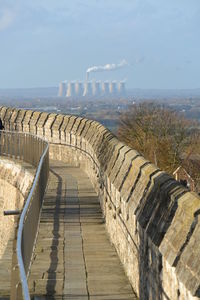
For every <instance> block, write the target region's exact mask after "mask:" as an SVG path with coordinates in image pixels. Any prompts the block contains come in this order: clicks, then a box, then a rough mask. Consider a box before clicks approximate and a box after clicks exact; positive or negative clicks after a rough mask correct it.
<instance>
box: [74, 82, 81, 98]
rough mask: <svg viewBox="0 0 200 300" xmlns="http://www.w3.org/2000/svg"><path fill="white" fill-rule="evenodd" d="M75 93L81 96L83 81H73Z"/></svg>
mask: <svg viewBox="0 0 200 300" xmlns="http://www.w3.org/2000/svg"><path fill="white" fill-rule="evenodd" d="M75 95H76V96H79V97H80V96H82V95H83V83H82V82H78V81H76V82H75Z"/></svg>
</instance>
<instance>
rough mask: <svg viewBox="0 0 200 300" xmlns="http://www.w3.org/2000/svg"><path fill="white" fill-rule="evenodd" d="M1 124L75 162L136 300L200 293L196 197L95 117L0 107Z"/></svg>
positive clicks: (198, 200) (52, 153)
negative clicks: (95, 201)
mask: <svg viewBox="0 0 200 300" xmlns="http://www.w3.org/2000/svg"><path fill="white" fill-rule="evenodd" d="M0 116H1V119H2V121H3V123H4V125H5V128H6V129H15V130H20V131H21V130H22V131H24V132H31V133H33V134H38V135H40V136H43V137H44V138H46V139H47V140H48V141H49V142H50V157H51V158H56V159H60V160H63V161H67V162H70V163H72V164H74V165H78V164H79V165H80V166H81V167H83V168H84V170H85V171H86V172H87V174H88V176H89V177H90V178H91V180H92V182H93V184H94V186H95V188H96V190H97V192H98V194H99V198H100V202H101V206H102V210H103V212H104V216H105V221H106V225H107V230H108V232H109V235H110V239H111V241H112V242H113V244H114V245H115V247H116V249H117V252H118V254H119V257H120V259H121V261H122V263H123V265H124V269H125V271H126V273H127V275H128V277H129V279H130V282H131V284H132V286H133V288H134V290H135V291H136V292H137V294H138V296H139V298H140V299H166V300H169V299H173V300H176V299H177V300H178V299H179V300H180V299H199V298H200V243H199V240H200V225H199V214H200V198H199V196H198V195H196V194H194V193H191V192H189V191H188V190H187V189H186V188H184V187H183V186H182V185H181V184H180V183H179V182H177V181H175V180H174V179H173V178H172V177H171V176H169V175H168V174H167V173H165V172H163V171H161V170H159V169H158V168H157V167H155V166H154V165H153V164H151V163H150V162H149V161H147V160H146V159H145V158H143V157H142V156H141V155H140V154H139V153H138V152H136V151H135V150H133V149H131V148H129V147H128V146H126V145H125V144H123V143H122V142H120V141H119V140H118V139H117V138H116V137H115V136H114V135H113V134H112V133H111V132H110V131H109V130H107V129H106V128H105V127H103V126H102V125H101V124H99V123H98V122H96V121H92V120H87V119H84V118H81V117H77V116H64V115H61V114H47V113H40V112H33V111H24V110H17V109H13V108H6V107H1V108H0Z"/></svg>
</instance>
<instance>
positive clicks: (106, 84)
mask: <svg viewBox="0 0 200 300" xmlns="http://www.w3.org/2000/svg"><path fill="white" fill-rule="evenodd" d="M102 92H103V95H109V82H108V81H104V82H102Z"/></svg>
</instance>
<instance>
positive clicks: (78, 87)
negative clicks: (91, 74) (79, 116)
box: [58, 80, 126, 98]
mask: <svg viewBox="0 0 200 300" xmlns="http://www.w3.org/2000/svg"><path fill="white" fill-rule="evenodd" d="M125 95H126V85H125V81H118V82H117V81H95V80H94V81H87V80H86V81H85V82H84V83H83V82H80V81H69V82H65V81H63V82H60V84H59V89H58V96H59V97H67V98H69V97H108V96H125Z"/></svg>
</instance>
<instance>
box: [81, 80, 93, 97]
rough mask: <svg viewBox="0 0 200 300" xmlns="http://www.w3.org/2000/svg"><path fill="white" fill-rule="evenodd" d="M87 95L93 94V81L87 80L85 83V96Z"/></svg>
mask: <svg viewBox="0 0 200 300" xmlns="http://www.w3.org/2000/svg"><path fill="white" fill-rule="evenodd" d="M86 96H92V82H90V81H89V82H88V81H86V82H85V83H84V91H83V97H86Z"/></svg>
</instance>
